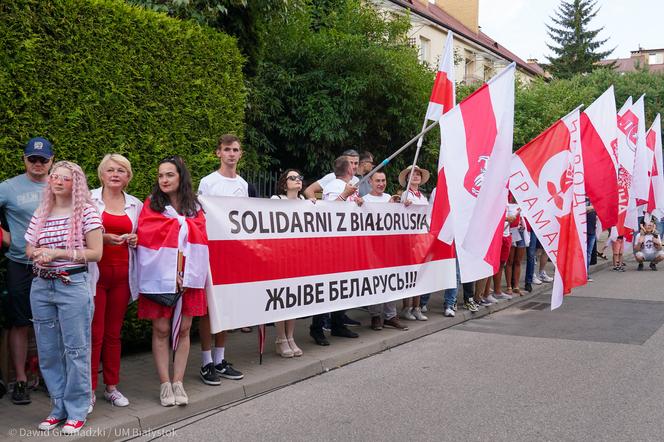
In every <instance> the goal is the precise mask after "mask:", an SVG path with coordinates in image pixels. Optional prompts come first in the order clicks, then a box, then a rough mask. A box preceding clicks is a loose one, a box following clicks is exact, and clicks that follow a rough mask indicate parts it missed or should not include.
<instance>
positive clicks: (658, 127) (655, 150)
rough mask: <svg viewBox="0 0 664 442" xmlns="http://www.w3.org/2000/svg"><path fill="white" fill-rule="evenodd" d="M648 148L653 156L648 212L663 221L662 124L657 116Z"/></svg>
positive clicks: (649, 135) (650, 131)
mask: <svg viewBox="0 0 664 442" xmlns="http://www.w3.org/2000/svg"><path fill="white" fill-rule="evenodd" d="M646 146H648V149H649V150H650V151H651V155H652V156H653V161H652V168H651V171H650V191H649V193H648V207H647V212H648V213H650V214H653V215H655V216H656V217H657V218H659V219H661V218H662V216H664V174H663V173H662V172H663V171H664V168H663V164H662V163H663V161H662V124H661V118H660V115H659V114H657V116H656V117H655V121H653V123H652V126H650V130H648V133H647V134H646Z"/></svg>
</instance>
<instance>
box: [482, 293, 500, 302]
mask: <svg viewBox="0 0 664 442" xmlns="http://www.w3.org/2000/svg"><path fill="white" fill-rule="evenodd" d="M493 295H494V294H493V293H489V295H488V296H487V297H486V298H484V299H485V300H487V301H489V302H490V303H491V304H495V303H496V302H498V300H497V299H496V298H494V297H493Z"/></svg>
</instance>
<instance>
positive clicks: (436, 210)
mask: <svg viewBox="0 0 664 442" xmlns="http://www.w3.org/2000/svg"><path fill="white" fill-rule="evenodd" d="M455 105H456V87H455V84H454V36H453V34H452V32H451V31H450V32H448V33H447V41H446V42H445V52H444V53H443V55H442V56H441V58H440V64H439V66H438V72H437V73H436V80H435V81H434V83H433V90H432V91H431V98H430V99H429V107H428V109H427V115H426V118H427V119H428V120H440V118H441V117H442V116H443V114H444V113H446V112H447V111H449V110H450V109H452V108H453V107H454V106H455ZM443 166H444V165H443V156H442V150H441V153H439V154H438V182H437V183H436V190H435V195H434V199H433V207H432V209H431V234H432V235H434V236H435V237H436V238H438V239H439V240H441V241H443V242H445V243H447V244H451V243H452V241H454V233H453V232H452V220H451V217H450V216H449V214H450V201H449V200H448V199H447V180H446V178H445V170H444V169H443Z"/></svg>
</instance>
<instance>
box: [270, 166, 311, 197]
mask: <svg viewBox="0 0 664 442" xmlns="http://www.w3.org/2000/svg"><path fill="white" fill-rule="evenodd" d="M291 172H297V174H298V175H302V172H300V171H299V170H297V169H286V170H285V171H284V173H282V174H281V175H280V176H279V179H278V180H277V189H276V190H277V193H276V194H277V195H286V190H287V187H286V183H287V182H288V174H289V173H291ZM302 188H304V183H302ZM300 193H302V190H300V191H299V192H298V195H299V194H300Z"/></svg>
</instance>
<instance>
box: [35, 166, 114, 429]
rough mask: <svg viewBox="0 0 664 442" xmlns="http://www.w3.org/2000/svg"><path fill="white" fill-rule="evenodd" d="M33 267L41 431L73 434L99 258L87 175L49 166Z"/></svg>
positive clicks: (83, 397) (86, 389) (81, 409)
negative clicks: (43, 394) (43, 391)
mask: <svg viewBox="0 0 664 442" xmlns="http://www.w3.org/2000/svg"><path fill="white" fill-rule="evenodd" d="M25 239H26V241H27V243H28V246H27V248H26V254H27V256H28V257H30V259H32V260H33V262H34V267H33V269H34V270H33V271H34V273H35V275H36V278H35V279H34V280H33V282H32V288H31V291H30V302H31V306H32V316H33V321H34V327H35V336H36V338H37V350H38V352H39V368H40V370H41V373H42V376H43V377H44V381H45V382H46V386H47V387H48V391H49V394H50V395H51V403H52V407H53V408H52V409H51V412H50V414H49V416H48V417H47V418H46V419H44V420H43V421H42V422H41V423H40V424H39V427H38V428H39V429H40V430H52V429H54V428H55V427H57V426H58V425H60V424H63V423H64V427H63V428H62V433H63V434H75V433H78V432H79V430H80V429H81V427H83V425H84V424H85V419H86V417H87V414H88V406H89V405H90V394H91V389H90V365H89V364H90V323H91V322H92V298H91V295H90V284H89V280H88V272H87V271H88V267H87V263H88V262H96V261H99V259H101V255H102V224H101V219H100V218H99V213H98V212H97V208H96V207H95V206H94V205H93V204H92V201H91V199H90V191H89V190H88V183H87V180H86V178H85V174H84V173H83V171H82V170H81V168H80V167H79V166H78V165H76V164H74V163H71V162H69V161H59V162H57V163H55V164H54V165H53V169H51V174H50V175H49V179H48V185H47V186H46V188H45V189H44V196H43V198H42V202H41V204H40V205H39V207H38V208H37V210H36V211H35V214H34V215H33V216H32V219H31V220H30V225H29V226H28V230H27V232H26V234H25Z"/></svg>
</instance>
